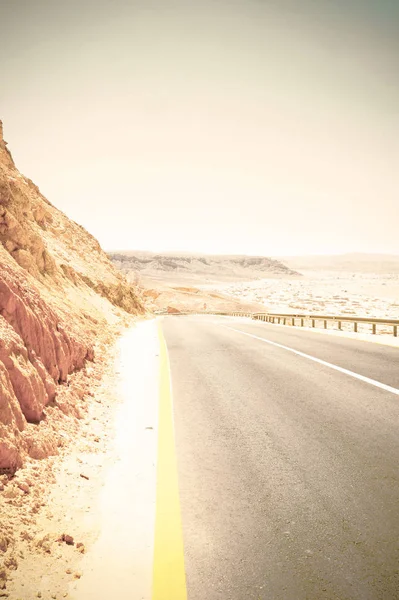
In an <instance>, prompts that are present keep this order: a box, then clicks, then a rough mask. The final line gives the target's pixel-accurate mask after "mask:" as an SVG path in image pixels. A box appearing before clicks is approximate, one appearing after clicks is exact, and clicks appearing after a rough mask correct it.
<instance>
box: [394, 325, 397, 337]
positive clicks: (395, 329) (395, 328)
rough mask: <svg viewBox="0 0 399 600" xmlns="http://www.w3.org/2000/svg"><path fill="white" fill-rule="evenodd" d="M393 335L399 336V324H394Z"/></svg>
mask: <svg viewBox="0 0 399 600" xmlns="http://www.w3.org/2000/svg"><path fill="white" fill-rule="evenodd" d="M393 335H394V336H395V337H398V326H397V325H394V326H393Z"/></svg>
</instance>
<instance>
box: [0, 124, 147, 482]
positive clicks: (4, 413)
mask: <svg viewBox="0 0 399 600" xmlns="http://www.w3.org/2000/svg"><path fill="white" fill-rule="evenodd" d="M143 311H144V308H143V305H142V301H141V299H140V297H139V296H138V295H137V292H136V290H135V289H134V288H133V287H132V285H131V284H129V283H128V282H127V281H126V279H125V278H124V277H123V276H122V275H121V274H120V273H119V272H118V271H117V270H116V269H115V268H114V267H113V265H112V263H111V262H110V260H109V259H108V257H107V256H106V254H105V253H104V252H103V251H102V250H101V248H100V245H99V243H98V242H97V240H96V239H95V238H94V237H93V236H91V235H90V234H89V233H88V232H87V231H86V230H85V229H83V227H81V226H79V225H78V224H76V223H74V222H73V221H71V220H70V219H68V218H67V217H66V216H65V215H64V214H63V213H62V212H61V211H59V210H57V209H56V208H55V207H54V206H52V205H51V204H50V202H48V200H46V198H44V196H43V195H42V194H41V193H40V191H39V188H38V187H37V186H36V185H35V184H34V183H33V182H32V181H31V180H30V179H28V178H26V177H24V176H23V175H21V174H20V173H19V171H18V170H17V168H16V166H15V164H14V161H13V159H12V156H11V154H10V152H9V150H8V148H7V143H6V142H5V141H4V138H3V127H2V123H1V121H0V470H3V471H11V472H12V471H15V470H16V469H17V468H18V467H19V466H20V465H21V464H22V462H23V460H24V457H25V456H32V457H34V458H40V457H41V456H43V455H46V454H48V453H51V452H56V448H57V444H58V440H57V432H56V431H51V432H49V431H47V433H48V435H47V437H46V436H44V437H43V436H41V437H40V436H39V435H38V432H39V431H41V429H40V427H39V425H40V424H41V422H42V421H43V420H44V417H45V416H46V407H47V406H49V405H51V406H52V408H53V409H57V406H58V408H59V409H60V410H61V409H62V408H64V410H65V403H63V402H61V399H63V398H64V397H65V391H66V388H68V387H72V388H73V385H72V386H71V384H73V377H72V375H73V374H76V373H77V372H79V371H82V370H84V369H85V366H86V362H87V361H91V360H93V357H94V354H95V347H96V344H98V343H99V342H100V341H101V340H102V341H104V340H105V339H106V332H107V331H108V330H109V328H111V327H112V326H115V324H116V323H117V322H118V319H121V318H122V317H123V316H124V315H125V314H126V312H128V313H131V314H139V313H142V312H143ZM104 336H105V337H104ZM82 395H83V392H81V393H80V398H81V397H82ZM78 396H79V394H78ZM57 403H58V404H57ZM72 404H73V402H72ZM71 410H72V412H73V407H72V408H71ZM50 429H51V428H50ZM53 429H54V428H53Z"/></svg>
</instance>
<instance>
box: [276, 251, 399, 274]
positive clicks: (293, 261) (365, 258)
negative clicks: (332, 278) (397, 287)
mask: <svg viewBox="0 0 399 600" xmlns="http://www.w3.org/2000/svg"><path fill="white" fill-rule="evenodd" d="M276 258H277V260H280V261H283V262H284V264H286V265H287V266H288V267H290V268H291V269H294V270H299V271H308V270H315V271H344V272H348V273H377V274H399V255H395V254H367V253H362V252H353V253H349V254H337V255H319V256H317V255H315V256H280V257H276Z"/></svg>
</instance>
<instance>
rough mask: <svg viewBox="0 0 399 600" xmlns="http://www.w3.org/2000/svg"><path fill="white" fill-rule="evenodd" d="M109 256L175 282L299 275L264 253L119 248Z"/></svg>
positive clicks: (121, 265)
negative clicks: (147, 250) (192, 252)
mask: <svg viewBox="0 0 399 600" xmlns="http://www.w3.org/2000/svg"><path fill="white" fill-rule="evenodd" d="M109 257H110V258H111V260H112V262H113V263H114V264H115V265H116V266H117V267H118V268H119V269H121V270H122V271H123V272H125V273H132V272H136V273H138V274H140V276H141V277H144V278H148V279H152V280H158V281H163V282H165V283H173V284H176V285H179V284H181V285H184V283H186V284H204V283H214V282H220V281H249V280H253V279H260V278H264V277H281V276H283V277H286V276H298V275H299V273H298V272H296V271H295V270H294V269H291V268H289V267H287V266H286V265H284V264H283V263H282V262H280V261H278V260H274V259H272V258H267V257H264V256H233V255H225V256H223V255H205V254H202V255H201V254H189V253H184V252H175V253H168V252H165V253H160V254H156V253H153V252H142V251H119V252H110V253H109Z"/></svg>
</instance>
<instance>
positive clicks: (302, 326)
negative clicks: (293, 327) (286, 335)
mask: <svg viewBox="0 0 399 600" xmlns="http://www.w3.org/2000/svg"><path fill="white" fill-rule="evenodd" d="M301 327H303V319H301Z"/></svg>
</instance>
